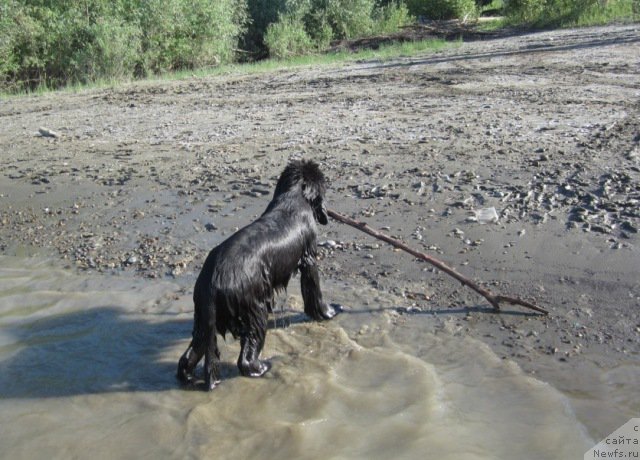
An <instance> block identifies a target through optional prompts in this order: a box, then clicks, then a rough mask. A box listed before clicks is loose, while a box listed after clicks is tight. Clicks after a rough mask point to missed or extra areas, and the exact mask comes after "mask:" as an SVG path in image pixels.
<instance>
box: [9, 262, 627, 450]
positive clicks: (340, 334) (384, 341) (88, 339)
mask: <svg viewBox="0 0 640 460" xmlns="http://www.w3.org/2000/svg"><path fill="white" fill-rule="evenodd" d="M0 266H1V267H2V268H0V413H1V414H2V419H1V420H2V421H1V429H0V445H1V446H2V449H3V456H4V457H6V458H45V457H46V458H65V459H66V458H85V457H88V456H91V457H92V458H107V457H108V458H132V457H134V458H144V457H150V456H152V455H154V456H155V455H159V456H161V457H176V458H276V457H279V458H322V459H324V458H367V459H375V458H381V459H382V458H384V459H388V458H421V459H422V458H439V459H442V458H444V459H494V458H505V459H506V458H509V459H513V458H518V459H526V458H531V459H543V458H550V459H551V458H581V457H582V454H583V453H584V452H585V451H586V450H587V449H589V448H590V447H591V446H592V445H593V442H592V441H591V440H590V439H589V438H588V437H587V436H586V435H585V434H584V430H583V429H582V428H581V425H580V424H579V423H578V422H577V421H576V420H575V418H574V417H573V415H572V411H571V409H570V407H569V405H568V403H567V400H566V399H565V398H564V397H563V396H562V395H561V394H560V393H559V392H558V391H556V390H555V389H554V388H552V387H551V386H549V385H547V384H544V383H541V382H539V381H537V380H534V379H532V378H530V377H527V376H525V375H524V374H523V373H522V372H521V371H520V370H519V369H518V368H517V366H515V365H513V364H510V363H509V362H505V361H503V360H501V359H499V358H498V357H497V356H496V355H495V354H493V353H492V352H491V350H490V349H489V348H488V347H486V346H484V345H483V344H481V343H479V342H477V341H473V340H471V339H461V338H459V337H457V338H453V337H450V336H448V335H446V334H440V335H437V336H436V335H433V334H430V333H426V332H423V331H421V330H420V329H419V328H416V327H413V328H404V327H403V326H401V325H399V326H396V325H394V322H393V321H392V320H391V314H390V311H391V310H390V307H393V306H394V302H395V299H394V298H392V297H388V298H382V297H380V293H378V292H375V291H369V290H364V289H363V290H359V289H355V288H351V289H349V288H348V287H345V286H340V289H335V290H332V289H331V286H330V285H329V286H327V289H326V290H327V292H332V293H335V294H336V295H340V296H342V297H341V298H338V299H336V300H337V301H339V302H342V303H344V304H346V305H349V306H351V309H350V313H353V314H350V313H345V314H343V315H341V316H340V317H339V318H337V319H336V320H333V321H331V322H327V323H312V322H304V321H302V320H301V319H302V315H301V314H299V313H296V312H292V311H288V312H287V313H286V314H281V316H280V317H279V318H277V319H278V321H279V324H282V323H291V326H290V327H288V328H277V329H272V330H271V331H269V334H268V336H267V345H266V349H265V357H266V358H268V359H270V360H271V362H272V364H273V367H272V370H271V371H270V372H269V374H268V375H267V377H265V378H263V379H257V380H254V379H247V378H240V377H238V373H237V370H236V369H235V364H234V363H235V359H236V357H237V353H238V350H239V346H238V343H237V342H234V341H233V340H229V341H228V342H226V344H225V343H224V342H222V348H221V351H222V355H223V356H222V358H223V361H224V362H225V364H226V365H225V367H224V368H223V375H224V379H225V380H223V383H222V384H221V385H220V387H218V388H217V389H216V390H215V391H214V392H212V393H205V392H200V391H183V390H181V389H180V388H178V386H177V384H176V381H175V378H174V372H175V366H176V363H177V359H178V357H179V356H180V354H181V352H182V350H183V349H184V347H185V346H186V344H187V342H188V340H189V334H190V328H191V308H192V306H191V302H190V299H189V297H190V296H189V294H188V293H186V294H182V293H180V290H179V287H178V286H176V285H175V284H172V283H169V282H149V281H140V280H131V279H129V278H120V277H113V278H109V277H100V278H98V277H88V276H85V277H80V276H76V275H72V274H70V273H68V272H65V271H61V270H55V269H52V268H51V267H50V266H48V265H46V264H44V263H38V262H36V261H33V260H31V259H29V260H20V259H12V258H4V257H3V258H0ZM27 266H29V268H25V267H27ZM365 302H366V303H368V304H369V306H368V307H364V304H365ZM299 303H300V299H299V296H296V295H292V296H291V297H290V299H289V305H290V306H291V305H292V304H293V306H295V307H296V310H300V309H301V308H300V305H299ZM296 304H298V305H296ZM372 306H375V307H376V308H373V311H370V310H372ZM376 309H377V310H376ZM283 316H284V317H283ZM365 325H366V327H363V326H365ZM416 344H418V345H416ZM610 378H617V377H616V376H615V375H612V376H610Z"/></svg>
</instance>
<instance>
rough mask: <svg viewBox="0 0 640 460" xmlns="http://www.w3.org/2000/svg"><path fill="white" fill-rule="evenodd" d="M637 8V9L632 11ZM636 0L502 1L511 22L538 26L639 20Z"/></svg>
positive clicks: (565, 25)
mask: <svg viewBox="0 0 640 460" xmlns="http://www.w3.org/2000/svg"><path fill="white" fill-rule="evenodd" d="M634 8H636V9H634ZM637 8H638V0H608V1H602V0H505V1H504V12H505V14H506V16H507V18H508V21H509V22H510V23H515V24H529V25H533V26H538V27H549V26H563V27H568V26H576V25H591V24H603V23H607V22H611V21H615V20H621V19H632V18H635V19H638V16H639V13H640V11H637Z"/></svg>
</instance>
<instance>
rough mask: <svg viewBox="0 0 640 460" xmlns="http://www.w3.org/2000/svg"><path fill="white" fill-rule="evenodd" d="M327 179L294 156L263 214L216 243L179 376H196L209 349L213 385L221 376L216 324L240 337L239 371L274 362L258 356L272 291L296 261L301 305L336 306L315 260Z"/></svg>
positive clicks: (258, 370) (259, 369) (329, 313)
mask: <svg viewBox="0 0 640 460" xmlns="http://www.w3.org/2000/svg"><path fill="white" fill-rule="evenodd" d="M325 190H326V182H325V178H324V175H323V174H322V172H321V171H320V169H319V167H318V165H317V164H316V163H314V162H312V161H304V160H302V161H301V160H297V161H292V162H290V163H289V165H288V166H287V167H286V168H285V170H284V171H283V172H282V175H281V176H280V179H278V183H277V185H276V190H275V192H274V195H273V199H272V200H271V202H270V203H269V206H267V209H266V210H265V212H264V214H262V216H260V218H258V220H256V221H255V222H253V223H251V224H249V225H248V226H246V227H244V228H242V229H240V230H239V231H238V232H236V233H235V234H234V235H232V236H231V237H230V238H229V239H227V240H226V241H224V242H223V243H221V244H220V245H219V246H217V247H215V248H214V249H213V250H212V251H211V252H210V253H209V255H208V257H207V259H206V260H205V262H204V266H203V267H202V271H201V272H200V275H199V276H198V280H197V281H196V285H195V288H194V292H193V302H194V321H193V339H192V340H191V343H190V344H189V347H188V348H187V351H185V353H184V354H183V355H182V357H181V358H180V361H179V363H178V379H179V380H180V381H181V382H184V383H190V382H192V381H193V373H194V369H195V367H196V365H197V364H198V362H199V361H200V359H201V358H202V356H203V355H204V356H205V362H204V370H205V383H206V385H207V388H208V389H209V390H211V389H213V388H214V387H215V386H216V385H217V384H218V383H219V382H220V372H219V369H218V362H219V360H220V352H219V351H218V345H217V341H216V331H217V332H218V333H219V334H221V335H222V336H224V335H225V334H226V333H227V331H229V332H231V334H232V335H233V337H234V338H238V337H240V344H241V351H240V356H239V357H238V368H239V369H240V373H241V374H242V375H244V376H248V377H260V376H262V375H263V374H264V373H265V372H267V371H268V370H269V366H268V365H267V364H266V363H264V362H262V361H260V360H259V359H258V358H259V356H260V352H261V351H262V347H263V345H264V340H265V334H266V331H267V316H268V313H269V312H270V311H271V310H272V305H273V295H274V292H275V291H277V290H279V289H285V288H286V287H287V284H288V282H289V279H290V278H291V275H292V274H293V273H295V271H296V270H297V269H299V270H300V278H301V279H300V283H301V287H302V297H303V300H304V311H305V313H306V314H307V315H309V316H310V317H311V318H313V319H316V320H323V319H330V318H333V317H334V316H335V315H336V310H335V309H334V308H333V307H331V306H329V305H327V304H326V303H325V302H324V301H323V300H322V292H321V291H320V279H319V277H318V268H317V266H316V222H318V223H320V224H322V225H326V224H327V213H326V211H325V207H324V194H325Z"/></svg>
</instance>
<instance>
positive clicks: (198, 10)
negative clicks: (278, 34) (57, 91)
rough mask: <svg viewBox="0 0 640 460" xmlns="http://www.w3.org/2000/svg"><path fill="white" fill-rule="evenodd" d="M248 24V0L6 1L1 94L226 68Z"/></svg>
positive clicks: (0, 18)
mask: <svg viewBox="0 0 640 460" xmlns="http://www.w3.org/2000/svg"><path fill="white" fill-rule="evenodd" d="M247 20H248V17H247V14H246V4H245V0H216V1H209V0H192V1H187V0H83V1H69V0H2V3H1V4H0V90H13V89H17V88H20V87H22V88H35V87H37V86H40V85H45V86H48V87H58V86H61V85H65V84H70V83H76V82H89V81H94V80H97V79H114V78H115V79H123V78H133V77H134V76H141V75H145V74H148V73H158V72H164V71H168V70H174V69H180V68H195V67H202V66H207V65H212V64H217V63H222V62H229V61H231V60H232V59H233V58H234V55H235V50H236V48H237V43H238V40H239V38H240V36H241V35H242V34H243V33H244V31H245V28H246V23H247Z"/></svg>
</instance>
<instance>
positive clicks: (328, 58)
mask: <svg viewBox="0 0 640 460" xmlns="http://www.w3.org/2000/svg"><path fill="white" fill-rule="evenodd" d="M461 43H462V41H460V40H459V41H453V42H451V41H446V40H439V39H433V40H420V41H414V42H403V43H391V44H387V45H381V46H380V47H379V48H378V49H375V50H374V49H366V50H360V51H357V52H350V51H339V52H332V53H322V54H313V55H311V54H307V55H301V56H293V57H290V58H286V59H264V60H261V61H257V62H252V63H244V64H238V63H236V64H224V65H220V66H215V67H208V68H201V69H196V70H181V71H175V72H165V73H162V74H157V75H153V76H150V77H148V78H146V79H145V81H148V82H153V81H163V80H167V81H169V80H183V79H188V78H194V77H196V78H198V77H199V78H204V77H210V76H215V75H234V74H235V75H250V74H259V73H267V72H273V71H277V70H285V69H294V68H296V67H308V66H314V67H318V66H331V65H340V64H342V63H349V62H356V61H363V60H367V61H369V60H371V61H373V60H379V61H387V60H391V59H394V58H398V57H411V56H415V55H419V54H422V53H429V52H436V51H438V50H441V49H443V48H447V47H454V46H459V45H460V44H461ZM127 82H131V80H129V81H124V80H117V79H99V80H95V81H93V82H90V83H76V84H72V85H67V86H65V87H63V88H48V87H47V86H45V85H40V86H38V87H37V88H34V89H33V90H29V89H24V90H22V91H20V92H17V93H16V92H13V93H8V92H4V93H3V92H0V98H6V97H11V96H15V95H32V94H44V93H47V92H50V91H62V92H70V93H74V92H79V91H84V90H87V89H96V88H110V87H117V86H121V85H122V84H123V83H127Z"/></svg>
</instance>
